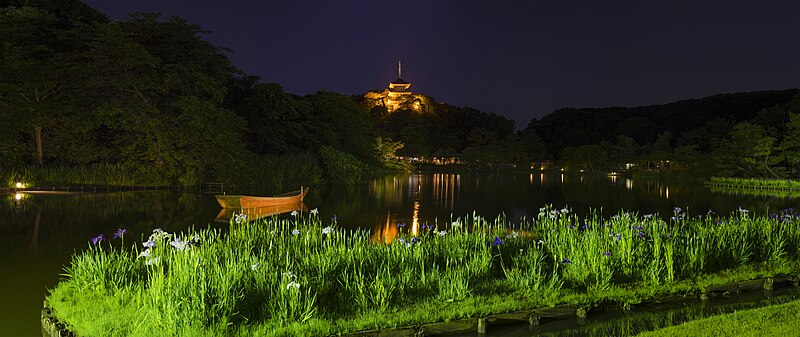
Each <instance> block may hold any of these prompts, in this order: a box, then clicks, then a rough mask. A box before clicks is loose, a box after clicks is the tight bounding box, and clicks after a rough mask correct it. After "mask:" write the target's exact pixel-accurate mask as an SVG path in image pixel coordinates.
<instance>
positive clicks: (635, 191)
mask: <svg viewBox="0 0 800 337" xmlns="http://www.w3.org/2000/svg"><path fill="white" fill-rule="evenodd" d="M3 200H4V202H3V203H2V204H0V256H1V257H2V259H0V270H2V275H3V277H2V278H0V303H2V305H0V336H29V335H36V334H40V325H39V311H40V310H41V308H42V300H43V299H44V296H45V294H46V292H47V289H48V288H51V287H53V286H55V284H56V283H57V282H58V279H59V277H61V276H60V274H61V273H63V266H64V265H65V264H67V263H68V261H69V257H70V255H71V254H72V253H74V252H75V251H79V250H82V249H85V248H86V247H87V246H88V244H89V239H90V238H91V237H94V236H97V235H98V234H100V233H103V234H105V235H106V236H107V237H110V236H111V235H112V234H113V233H114V231H115V230H116V229H117V228H125V229H127V230H128V234H127V235H126V238H130V240H133V241H137V242H138V241H139V239H140V238H141V235H142V233H148V234H149V233H150V232H152V230H153V229H154V228H163V229H164V230H166V231H170V232H172V231H182V230H186V229H187V228H190V227H197V228H205V227H208V226H212V227H217V228H225V227H226V226H227V225H226V224H225V223H221V222H215V219H217V217H218V215H219V214H218V213H220V207H219V205H218V204H217V203H216V201H215V200H214V198H213V196H212V195H203V194H189V193H178V192H170V191H139V192H118V193H84V194H67V195H64V194H59V195H52V194H26V195H20V196H19V198H17V196H16V195H6V196H3ZM306 204H307V206H308V208H309V209H314V208H317V209H318V210H319V213H320V215H321V216H322V217H323V218H332V217H334V216H335V217H336V218H337V219H338V223H339V225H340V226H344V227H350V228H356V227H361V228H369V229H371V230H372V233H373V234H372V239H373V240H376V241H381V240H391V239H392V237H393V236H394V235H395V234H396V228H397V226H396V225H397V224H398V223H406V224H407V225H408V226H409V227H410V230H412V231H415V230H416V229H417V228H418V227H419V226H421V225H422V224H425V223H434V222H436V221H439V222H444V223H449V222H450V219H451V217H453V218H456V217H464V216H467V215H468V214H469V215H471V214H472V212H473V211H475V213H476V214H479V215H481V216H484V217H486V218H494V217H496V216H499V215H501V214H502V215H504V216H506V217H507V218H508V219H511V220H514V219H519V218H520V217H532V216H533V217H535V216H536V215H537V214H538V212H539V208H540V207H542V206H543V205H545V204H553V205H554V206H556V207H559V208H561V207H564V206H568V207H570V208H572V209H573V211H574V212H577V213H580V214H586V213H587V212H588V211H589V209H590V208H591V209H597V210H598V211H600V209H602V212H603V213H604V215H606V216H609V215H612V214H615V213H617V212H619V211H620V210H626V211H637V212H639V213H659V214H661V215H662V216H664V217H667V218H668V217H669V216H670V215H671V213H672V209H673V207H681V208H683V209H684V210H688V212H689V214H691V215H698V214H706V213H707V212H708V211H709V210H713V211H715V212H717V213H718V214H727V213H729V212H731V211H734V210H736V209H738V208H739V207H741V208H746V209H749V210H751V211H753V212H756V213H766V212H772V211H779V210H782V209H785V208H789V207H793V208H800V198H798V196H796V195H792V194H786V193H784V194H780V195H772V196H771V195H762V194H759V193H746V194H733V193H730V191H712V190H710V189H709V188H706V187H704V186H702V185H701V184H697V183H691V182H680V181H676V182H667V181H659V180H650V179H633V178H626V177H623V176H606V175H570V174H559V173H539V172H536V173H533V174H530V173H506V172H491V173H474V172H465V173H416V174H405V175H395V176H386V177H381V178H378V179H374V180H372V181H370V182H369V183H367V184H364V185H361V186H357V187H355V188H352V189H346V188H339V189H330V188H328V189H312V191H311V192H310V193H309V195H308V196H307V197H306ZM283 216H288V215H283Z"/></svg>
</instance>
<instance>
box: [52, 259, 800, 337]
mask: <svg viewBox="0 0 800 337" xmlns="http://www.w3.org/2000/svg"><path fill="white" fill-rule="evenodd" d="M711 275H713V274H711ZM782 287H795V288H798V287H800V273H798V272H794V273H792V274H785V273H780V274H774V275H771V276H768V277H759V278H753V279H746V280H739V281H734V282H729V283H724V284H711V285H707V286H705V287H698V288H697V289H694V291H695V292H699V294H697V295H691V296H686V295H679V294H676V293H673V294H670V295H668V296H666V297H662V298H656V297H655V296H653V297H650V298H647V299H645V300H643V301H642V302H640V303H638V304H636V305H649V304H656V303H669V302H675V301H682V300H685V299H686V298H687V297H689V298H691V297H695V296H696V298H699V299H701V300H707V299H709V298H713V297H717V296H722V295H727V294H733V293H739V292H743V291H754V290H767V291H769V290H773V289H774V288H782ZM620 310H621V311H630V310H633V307H632V306H630V305H626V304H625V303H623V302H620V301H615V300H610V299H605V300H604V301H603V303H601V304H600V305H597V306H594V307H584V306H580V305H577V304H560V305H556V306H553V307H539V308H534V309H529V310H518V311H513V312H507V313H499V314H492V315H486V316H482V317H470V318H463V319H457V320H452V321H448V322H433V323H426V324H420V325H414V326H403V327H397V328H388V329H378V330H367V331H359V332H353V333H345V334H341V335H339V336H342V337H420V336H440V335H454V334H459V333H467V332H478V333H486V332H487V329H488V328H489V327H490V326H492V325H503V324H508V323H520V322H523V323H524V322H527V323H528V324H529V325H530V326H531V328H535V327H536V326H538V325H539V321H540V319H542V318H545V319H575V320H579V321H580V320H583V319H585V318H586V317H587V315H588V314H589V313H590V312H611V311H620ZM41 322H42V331H43V332H44V333H46V335H47V336H50V337H73V336H75V334H74V333H73V332H72V331H70V330H69V329H68V327H67V325H66V323H65V322H62V321H61V320H60V319H59V318H58V317H57V316H56V314H55V312H54V311H53V310H52V308H50V306H49V303H48V302H47V300H45V301H44V303H43V308H42V311H41Z"/></svg>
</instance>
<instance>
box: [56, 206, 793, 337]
mask: <svg viewBox="0 0 800 337" xmlns="http://www.w3.org/2000/svg"><path fill="white" fill-rule="evenodd" d="M237 220H239V221H238V222H234V223H232V224H231V227H230V229H229V230H228V231H226V232H224V233H222V232H220V231H218V230H212V229H206V230H200V231H190V232H189V233H185V234H169V233H164V232H160V231H158V230H157V231H155V232H154V233H153V235H152V236H151V237H150V238H148V240H146V241H150V242H151V243H152V245H153V247H152V248H149V249H146V250H143V249H142V248H139V247H141V245H140V244H137V245H136V247H134V248H133V249H129V248H127V247H126V246H124V245H119V244H118V243H117V242H116V241H115V242H112V245H109V244H108V243H100V244H99V245H98V246H94V247H90V248H89V249H87V250H85V251H83V252H81V253H78V254H76V255H75V256H74V257H73V259H72V262H71V264H70V266H69V267H67V269H66V276H67V278H66V279H65V280H63V281H62V282H61V283H60V284H59V285H58V286H57V287H56V288H55V289H54V290H53V291H52V292H51V294H50V296H49V297H48V300H49V301H50V304H51V306H52V308H53V309H54V312H55V314H56V315H57V316H58V317H59V318H61V319H63V320H64V321H66V322H67V323H68V325H70V326H71V328H72V329H73V330H74V331H75V332H76V333H78V334H79V335H85V336H101V335H102V336H115V335H120V336H122V335H126V336H127V335H133V336H137V335H148V334H153V333H156V334H160V335H237V334H238V335H251V334H265V335H275V336H279V335H287V334H289V335H314V336H317V335H329V334H339V333H345V332H353V331H360V330H368V329H378V328H390V327H396V326H404V325H413V324H421V323H428V322H434V321H443V320H451V319H456V318H464V317H475V316H481V315H486V314H490V313H501V312H508V311H513V310H520V309H526V308H533V307H539V306H548V305H555V304H557V303H571V304H578V305H580V306H583V307H592V306H594V305H597V304H599V303H601V302H602V301H603V300H607V299H609V300H614V301H618V302H620V303H623V304H624V303H628V304H635V303H639V302H641V301H643V300H647V299H651V298H654V297H657V296H661V295H668V294H686V293H697V292H698V291H699V289H702V288H703V287H705V286H707V285H709V284H721V283H725V282H733V281H739V280H744V279H750V278H755V277H764V276H772V275H775V274H779V273H793V272H797V262H796V261H797V258H798V253H799V252H798V247H799V246H798V244H799V243H800V226H797V225H798V223H800V218H798V217H797V216H794V215H793V214H792V212H791V211H785V212H782V213H781V214H780V216H775V217H753V216H751V215H750V214H749V212H746V211H745V210H740V211H737V212H736V213H735V214H732V215H730V216H728V217H724V218H718V217H716V216H715V215H713V214H706V215H703V216H702V217H701V218H691V219H690V218H689V217H688V216H687V215H686V214H684V213H683V212H682V210H679V209H676V210H675V214H674V217H673V220H671V221H668V222H665V221H664V220H661V219H660V218H659V217H658V216H650V215H645V216H638V215H636V214H630V213H620V214H618V215H616V216H614V217H612V218H609V219H603V218H601V217H600V216H599V215H597V213H594V214H591V215H590V216H589V217H587V218H585V219H580V218H578V217H577V216H575V215H574V214H573V213H572V212H570V211H569V210H568V209H561V210H558V209H552V208H550V207H545V208H542V209H541V211H540V214H539V216H538V217H537V218H536V219H533V220H526V219H523V220H522V221H521V223H520V224H517V225H513V224H511V223H509V222H508V221H506V220H505V219H504V218H503V217H499V218H498V219H496V220H494V221H487V220H486V219H484V218H481V217H479V216H476V215H472V216H468V217H467V218H465V219H458V220H457V221H455V222H453V223H452V224H449V225H447V226H441V225H439V226H436V225H433V226H421V227H420V228H417V229H416V233H417V234H416V236H414V235H411V233H410V232H413V231H414V229H410V228H406V227H402V228H401V234H400V237H399V238H397V239H396V240H394V241H392V242H389V243H382V242H381V243H371V242H369V237H370V235H369V233H368V232H367V231H363V230H354V231H347V230H343V229H342V228H340V227H339V226H338V224H337V223H336V221H333V222H330V223H326V222H324V221H322V220H321V219H320V217H319V216H318V215H316V214H312V215H310V216H293V217H291V218H288V219H279V218H270V219H262V220H257V221H253V222H247V221H244V220H243V219H241V218H238V219H237ZM119 246H122V247H123V248H119Z"/></svg>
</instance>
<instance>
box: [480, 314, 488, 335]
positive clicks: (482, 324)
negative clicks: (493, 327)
mask: <svg viewBox="0 0 800 337" xmlns="http://www.w3.org/2000/svg"><path fill="white" fill-rule="evenodd" d="M486 325H487V322H486V317H481V318H478V333H481V334H483V333H486Z"/></svg>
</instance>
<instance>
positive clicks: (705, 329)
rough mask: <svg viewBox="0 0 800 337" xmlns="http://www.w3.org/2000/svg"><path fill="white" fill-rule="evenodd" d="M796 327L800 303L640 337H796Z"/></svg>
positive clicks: (729, 315)
mask: <svg viewBox="0 0 800 337" xmlns="http://www.w3.org/2000/svg"><path fill="white" fill-rule="evenodd" d="M798 325H800V300H799V301H794V302H789V303H785V304H780V305H774V306H768V307H763V308H756V309H748V310H743V311H738V312H734V313H729V314H722V315H718V316H713V317H709V318H705V319H699V320H695V321H690V322H687V323H685V324H681V325H677V326H672V327H667V328H664V329H659V330H656V331H651V332H645V333H642V334H639V336H641V337H658V336H717V337H725V336H759V337H760V336H797V335H798V330H797V327H798Z"/></svg>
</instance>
